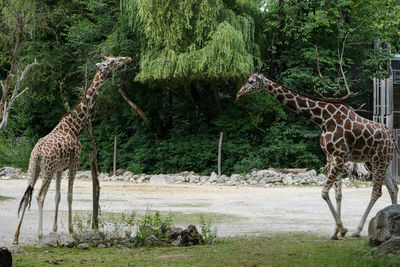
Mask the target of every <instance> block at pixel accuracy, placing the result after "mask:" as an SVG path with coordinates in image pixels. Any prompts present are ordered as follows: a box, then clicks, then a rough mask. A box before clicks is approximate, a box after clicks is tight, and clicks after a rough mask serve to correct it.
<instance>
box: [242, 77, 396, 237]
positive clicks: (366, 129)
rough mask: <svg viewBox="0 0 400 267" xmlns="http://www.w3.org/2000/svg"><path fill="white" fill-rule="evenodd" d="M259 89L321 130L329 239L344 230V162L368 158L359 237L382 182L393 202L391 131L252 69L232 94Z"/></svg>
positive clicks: (355, 234) (394, 186)
mask: <svg viewBox="0 0 400 267" xmlns="http://www.w3.org/2000/svg"><path fill="white" fill-rule="evenodd" d="M260 90H266V91H267V92H269V93H270V94H271V95H273V96H274V97H275V98H276V99H277V100H278V101H280V102H281V103H282V104H283V105H285V106H287V107H288V108H289V109H291V110H293V111H294V112H296V113H297V114H299V115H301V116H303V117H305V118H306V119H308V120H310V121H312V122H314V123H315V124H317V125H318V126H319V127H320V128H321V130H322V135H321V138H320V145H321V148H322V150H323V151H324V153H325V154H326V157H327V162H328V166H329V174H328V177H327V181H326V183H325V185H324V187H323V189H322V197H323V199H324V200H325V201H326V202H327V204H328V207H329V209H330V210H331V212H332V215H333V217H334V219H335V222H336V228H335V232H334V234H333V236H332V237H331V238H332V239H337V234H338V233H339V232H340V233H341V235H342V236H344V235H345V234H346V232H347V229H346V228H344V227H343V224H342V221H341V217H340V213H341V198H342V193H341V182H340V174H341V172H342V170H343V167H344V164H345V163H346V162H348V161H351V162H358V163H361V162H367V161H368V162H370V164H371V165H372V173H373V190H372V196H371V200H370V202H369V204H368V207H367V209H366V210H365V212H364V214H363V217H362V219H361V221H360V224H359V225H358V227H357V230H356V232H355V233H354V234H353V236H359V234H360V232H361V230H362V228H363V226H364V223H365V220H366V218H367V216H368V214H369V212H370V210H371V208H372V206H373V205H374V203H375V202H376V200H377V199H378V198H379V197H380V196H381V195H382V190H381V188H382V183H383V181H385V184H386V186H387V188H388V191H389V194H390V196H391V199H392V203H397V191H398V188H397V185H396V181H395V180H393V178H392V177H391V175H390V174H389V173H386V170H387V169H388V166H389V165H390V162H391V161H392V158H393V153H394V152H395V149H396V147H395V143H394V139H393V137H392V134H391V133H390V131H389V129H388V128H387V127H386V126H385V125H382V124H380V123H377V122H374V121H371V120H368V119H365V118H363V117H361V116H360V115H358V114H357V113H355V112H354V110H353V109H352V108H351V107H349V106H348V105H346V104H344V103H339V102H328V101H324V100H321V99H318V98H313V97H309V96H306V95H303V94H300V93H298V92H295V91H293V90H290V89H288V88H285V87H283V86H282V85H280V84H278V83H277V82H275V81H273V80H271V79H269V78H267V77H265V76H264V75H262V74H258V73H256V72H254V73H253V74H252V75H251V76H250V77H249V78H248V79H247V81H246V83H245V84H244V85H243V86H242V88H241V89H240V90H239V91H238V93H237V96H236V97H237V98H240V97H243V96H244V95H247V94H250V93H254V92H257V91H260ZM332 185H335V189H336V190H335V193H336V210H335V209H334V207H333V205H332V203H331V201H330V198H329V190H330V188H331V187H332Z"/></svg>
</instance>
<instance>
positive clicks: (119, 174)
mask: <svg viewBox="0 0 400 267" xmlns="http://www.w3.org/2000/svg"><path fill="white" fill-rule="evenodd" d="M125 172H126V171H125V170H124V169H117V170H116V171H115V175H116V176H122V175H123V174H124V173H125Z"/></svg>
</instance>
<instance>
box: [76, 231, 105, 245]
mask: <svg viewBox="0 0 400 267" xmlns="http://www.w3.org/2000/svg"><path fill="white" fill-rule="evenodd" d="M78 239H79V241H80V242H81V243H86V244H88V245H91V246H97V245H98V244H106V236H105V234H104V233H103V232H101V231H88V232H85V233H81V234H79V235H78Z"/></svg>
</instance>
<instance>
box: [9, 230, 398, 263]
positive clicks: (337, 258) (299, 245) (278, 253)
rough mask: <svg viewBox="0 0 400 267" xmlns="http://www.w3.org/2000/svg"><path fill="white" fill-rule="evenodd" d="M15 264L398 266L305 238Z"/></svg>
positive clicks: (98, 252) (358, 244)
mask: <svg viewBox="0 0 400 267" xmlns="http://www.w3.org/2000/svg"><path fill="white" fill-rule="evenodd" d="M13 258H14V263H15V265H16V266H52V265H54V264H62V265H64V266H79V265H88V266H128V265H133V266H165V265H167V266H171V265H173V266H210V265H212V266H396V265H397V264H398V263H399V262H400V256H384V257H381V258H376V257H375V256H374V255H373V254H371V253H370V248H369V247H368V245H367V241H366V239H361V240H355V239H351V238H346V239H344V240H340V241H327V240H321V238H320V237H315V236H309V235H305V234H283V235H273V236H259V237H241V238H229V239H223V240H220V241H218V242H217V243H215V244H214V245H204V246H195V247H163V248H134V249H117V248H108V249H90V250H79V249H77V248H46V249H39V248H35V247H26V248H21V249H19V250H18V251H17V252H15V253H14V254H13Z"/></svg>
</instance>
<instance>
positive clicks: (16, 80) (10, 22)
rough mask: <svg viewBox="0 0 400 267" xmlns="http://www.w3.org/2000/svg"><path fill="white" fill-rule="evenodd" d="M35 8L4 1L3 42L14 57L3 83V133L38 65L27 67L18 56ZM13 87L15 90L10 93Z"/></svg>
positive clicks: (0, 35) (0, 33) (0, 115)
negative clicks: (16, 101) (27, 76)
mask: <svg viewBox="0 0 400 267" xmlns="http://www.w3.org/2000/svg"><path fill="white" fill-rule="evenodd" d="M32 8H34V4H32V2H30V1H12V0H2V2H1V6H0V10H1V14H0V18H1V19H0V21H2V23H1V28H0V40H1V42H2V44H3V45H4V46H5V48H6V50H7V51H8V55H9V56H10V57H11V62H10V67H9V70H8V74H7V77H6V79H5V80H4V81H0V85H1V88H2V96H1V100H0V118H1V122H0V130H4V128H5V127H6V126H7V122H8V116H9V114H10V111H11V108H12V106H13V104H14V101H15V100H17V99H18V98H20V97H21V96H22V94H24V93H25V92H26V91H27V90H28V89H29V87H25V89H23V90H22V91H20V87H21V84H22V82H23V80H24V79H25V77H26V75H27V73H28V71H29V70H30V69H31V68H32V67H33V66H36V65H38V63H37V61H36V59H35V60H34V61H33V63H30V64H26V65H25V66H23V65H24V64H23V63H21V62H18V56H19V54H20V52H21V45H22V41H23V37H24V35H25V34H26V30H27V27H28V26H29V24H30V23H32V13H31V12H32ZM12 85H14V88H13V90H10V89H11V87H12Z"/></svg>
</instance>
